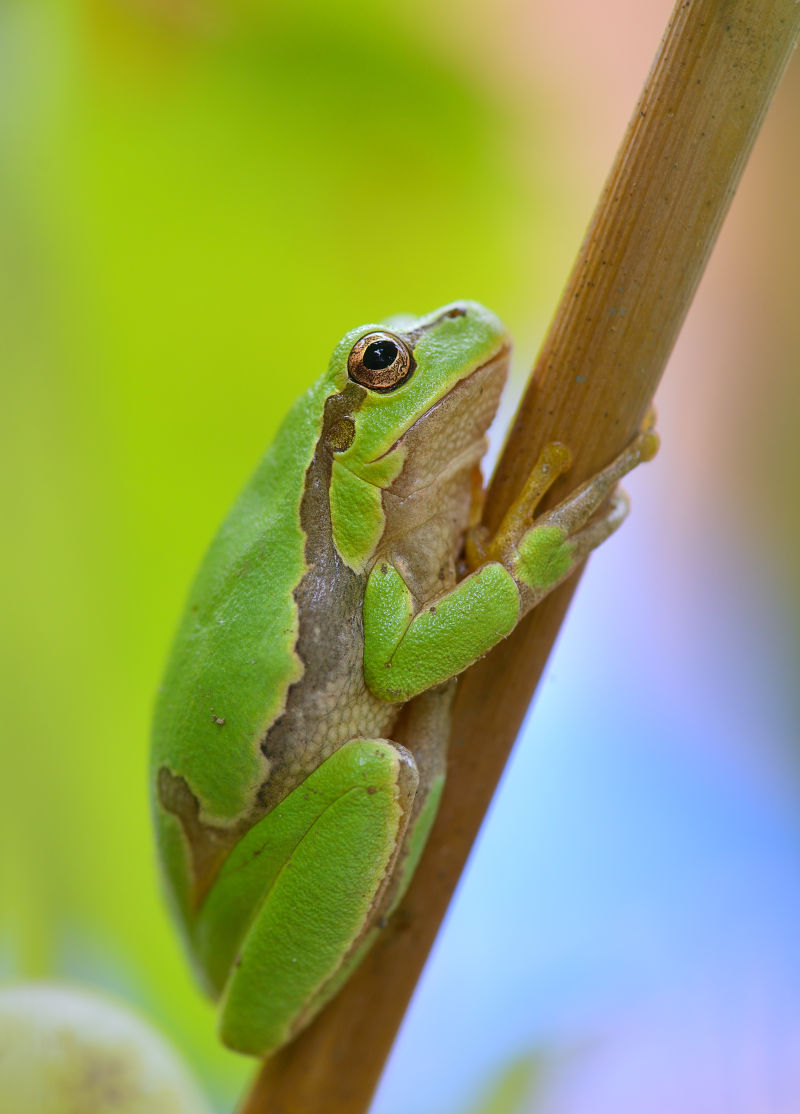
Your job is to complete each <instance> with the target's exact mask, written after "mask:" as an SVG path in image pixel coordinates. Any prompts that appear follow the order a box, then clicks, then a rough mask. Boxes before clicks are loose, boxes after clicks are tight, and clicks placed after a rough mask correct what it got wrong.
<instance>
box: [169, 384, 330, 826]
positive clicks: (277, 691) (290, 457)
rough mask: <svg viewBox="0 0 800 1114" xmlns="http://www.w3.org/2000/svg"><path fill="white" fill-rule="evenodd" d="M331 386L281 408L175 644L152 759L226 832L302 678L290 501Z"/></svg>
mask: <svg viewBox="0 0 800 1114" xmlns="http://www.w3.org/2000/svg"><path fill="white" fill-rule="evenodd" d="M332 390H335V388H334V387H333V386H332V384H331V380H330V377H329V376H328V375H326V376H323V377H322V378H321V379H319V380H318V381H317V382H316V383H315V384H314V385H313V386H312V387H311V388H310V389H309V390H308V391H307V392H306V393H305V394H304V395H302V396H301V397H300V398H299V399H298V400H297V402H296V403H295V404H294V406H293V407H292V409H291V410H290V411H289V413H288V415H287V417H286V419H285V420H284V422H283V424H282V425H281V427H280V429H279V431H278V433H277V435H276V437H275V439H274V441H273V443H272V445H271V446H270V448H269V449H268V450H267V452H266V454H265V455H264V457H263V458H262V460H261V462H260V463H259V465H258V467H257V468H256V470H255V472H254V474H253V475H252V477H251V479H250V481H249V482H248V484H247V485H246V486H245V488H244V490H243V491H242V493H241V494H240V496H239V498H238V499H237V501H236V503H235V504H234V506H233V508H232V509H231V511H230V513H229V515H228V517H227V518H226V519H225V521H224V522H223V524H222V526H221V527H220V530H219V532H218V533H217V536H216V537H215V539H214V541H213V542H212V544H211V546H210V548H209V550H208V552H207V554H206V556H205V558H204V560H203V562H202V564H201V566H200V569H199V570H198V573H197V576H196V578H195V581H194V584H193V586H192V589H191V591H190V594H189V599H188V601H187V606H186V610H185V612H184V616H183V620H182V622H181V624H180V626H179V629H178V633H177V636H176V639H175V642H174V645H173V649H172V653H171V656H170V659H169V663H168V666H167V672H166V675H165V678H164V684H163V688H162V690H161V693H162V695H161V696H160V698H159V701H158V704H157V707H156V717H155V724H154V740H153V743H154V746H153V756H154V763H155V764H156V769H157V770H158V769H160V768H161V767H162V766H163V767H166V768H167V770H168V771H169V773H170V774H171V775H173V776H174V777H179V778H182V779H184V780H185V781H186V783H187V785H188V788H189V789H190V791H191V793H192V796H193V797H194V798H195V800H196V801H197V806H198V810H199V814H200V817H201V819H202V820H203V822H205V823H211V824H215V825H222V826H230V825H231V824H233V823H235V822H236V820H237V819H238V818H239V817H240V816H242V815H243V814H244V813H246V812H247V811H248V810H249V809H250V808H251V807H252V804H253V796H254V794H255V792H256V791H257V789H258V786H259V784H260V783H261V781H262V780H263V778H264V776H265V773H266V771H265V769H264V768H263V767H264V759H263V756H262V755H261V753H260V750H259V745H258V744H259V739H260V737H261V735H262V734H263V732H264V731H265V729H266V728H267V727H268V726H269V724H270V723H271V722H272V721H273V720H274V719H275V718H276V716H277V715H279V714H280V711H281V709H282V706H283V704H284V703H285V700H286V695H287V692H288V690H289V687H290V686H291V685H292V683H293V682H295V681H296V680H298V679H299V677H300V676H301V675H302V669H303V667H302V663H301V662H300V660H299V658H298V656H297V653H296V649H295V646H296V641H297V633H298V608H297V603H296V600H295V595H294V590H295V588H296V587H297V585H298V584H299V583H300V581H301V579H302V577H303V575H304V572H305V569H306V563H305V555H304V547H305V535H304V532H303V529H302V526H301V522H300V505H301V501H302V498H303V492H304V486H305V480H306V472H307V469H308V466H309V464H310V463H311V461H312V459H313V457H314V450H315V447H316V445H317V442H318V439H319V437H320V433H321V429H322V422H323V414H324V408H325V399H326V397H327V396H328V395H329V394H330V393H331V391H332Z"/></svg>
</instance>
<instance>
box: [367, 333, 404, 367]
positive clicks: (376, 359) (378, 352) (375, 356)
mask: <svg viewBox="0 0 800 1114" xmlns="http://www.w3.org/2000/svg"><path fill="white" fill-rule="evenodd" d="M396 359H397V345H396V344H394V343H393V341H391V340H374V341H373V342H372V344H368V345H367V347H366V348H365V349H364V367H366V368H369V370H370V371H383V369H384V368H387V367H391V365H392V364H393V363H394V361H395V360H396Z"/></svg>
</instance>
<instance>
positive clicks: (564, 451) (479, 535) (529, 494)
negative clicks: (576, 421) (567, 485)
mask: <svg viewBox="0 0 800 1114" xmlns="http://www.w3.org/2000/svg"><path fill="white" fill-rule="evenodd" d="M571 464H572V454H571V453H570V451H569V449H568V448H567V446H566V445H563V444H562V443H561V442H560V441H549V442H548V443H547V444H546V445H545V447H544V448H543V449H542V451H541V453H540V454H539V459H538V460H537V461H536V464H535V465H534V466H533V469H532V470H531V472H530V474H529V475H528V478H527V480H526V481H525V485H524V487H523V488H522V491H521V492H520V493H519V495H518V496H517V497H516V499H515V500H514V502H513V503H512V504H511V506H510V507H509V509H508V511H506V514H505V516H504V518H503V521H502V522H501V523H500V526H499V528H498V530H497V533H496V534H495V535H494V537H491V536H490V534H489V531H488V530H487V529H486V527H485V526H476V527H473V528H471V529H470V530H468V531H467V535H466V538H465V543H464V548H465V556H466V559H467V567H468V568H469V569H470V570H472V571H474V570H475V569H477V568H478V567H479V566H480V565H483V564H485V563H486V562H487V561H498V560H501V559H502V555H503V554H504V553H506V552H508V551H509V550H510V549H511V548H512V547H513V546H514V545H515V544H516V543H517V541H518V540H519V538H520V537H521V536H522V535H523V533H524V532H525V530H526V529H527V528H528V527H529V526H530V523H531V520H532V519H533V516H534V514H535V513H536V508H537V507H538V506H539V504H540V503H541V501H542V499H543V498H544V497H545V495H546V494H547V492H548V491H549V490H550V488H551V487H552V486H553V484H554V483H555V482H556V480H557V479H558V477H559V476H562V475H563V474H564V472H566V471H568V470H569V468H570V466H571Z"/></svg>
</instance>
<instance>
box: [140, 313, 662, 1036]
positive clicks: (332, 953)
mask: <svg viewBox="0 0 800 1114" xmlns="http://www.w3.org/2000/svg"><path fill="white" fill-rule="evenodd" d="M510 355H511V341H510V337H509V335H508V332H507V331H506V329H505V327H504V326H503V325H502V323H501V322H500V320H499V319H498V318H497V317H496V316H495V315H494V314H493V313H492V312H491V311H489V310H488V309H486V308H485V307H483V306H482V305H480V304H478V303H476V302H469V301H460V302H453V303H451V304H448V305H446V306H443V307H441V308H439V309H437V310H435V311H433V312H432V313H429V314H427V315H424V316H422V317H415V316H413V315H402V316H398V317H393V318H388V319H387V320H385V321H382V322H377V323H369V324H366V325H361V326H359V327H357V328H355V329H351V330H350V331H349V332H347V333H346V334H345V335H344V337H343V338H342V339H341V340H340V341H339V343H338V344H337V345H336V347H335V348H334V350H333V354H332V356H331V359H330V363H329V365H328V368H327V370H326V371H325V372H324V373H323V374H322V375H321V376H320V377H319V378H318V379H317V381H316V382H315V383H314V384H313V385H312V386H311V387H310V388H309V389H308V390H307V391H306V392H305V393H304V394H303V395H302V396H301V397H300V398H299V399H298V400H297V401H296V403H295V404H294V406H293V407H292V408H291V410H290V411H289V413H288V415H287V416H286V418H285V420H284V421H283V424H282V425H281V426H280V428H279V430H278V432H277V434H276V436H275V439H274V441H273V443H272V445H271V446H270V448H269V449H268V450H267V452H266V454H265V456H264V457H263V459H262V460H261V462H260V464H259V465H258V467H257V468H256V470H255V472H254V474H253V476H252V478H251V479H250V481H249V483H248V484H247V485H246V486H245V488H244V490H243V491H242V493H241V495H240V496H239V498H238V500H237V501H236V502H235V504H234V506H233V508H232V510H231V511H230V513H229V515H228V517H227V518H226V519H225V521H224V522H223V524H222V526H221V527H220V529H219V531H218V533H217V535H216V537H215V539H214V540H213V542H212V544H211V546H210V548H209V550H208V552H207V554H206V556H205V558H204V560H203V561H202V563H201V566H200V568H199V571H198V573H197V575H196V578H195V580H194V584H193V586H192V588H191V590H190V592H189V596H188V600H187V603H186V608H185V612H184V615H183V618H182V619H181V621H180V624H179V626H178V630H177V634H176V636H175V640H174V644H173V647H172V650H171V653H170V655H169V658H168V662H167V667H166V671H165V674H164V679H163V683H162V685H161V688H160V690H159V693H158V697H157V701H156V709H155V716H154V726H153V744H152V797H153V813H154V818H155V828H156V835H157V845H158V850H159V855H160V860H161V863H162V873H163V876H164V879H165V883H166V889H167V893H168V896H169V899H170V902H171V905H172V907H173V910H174V912H175V915H176V918H177V920H178V923H179V925H180V928H181V931H182V935H183V937H184V940H185V943H186V947H187V950H188V953H189V956H190V958H191V960H192V962H193V965H194V967H195V969H196V972H197V975H198V978H199V980H200V982H201V984H202V985H203V986H204V987H205V989H206V990H207V991H208V993H209V994H210V995H211V996H212V997H213V998H214V999H215V1000H216V1001H217V1002H218V1017H219V1035H220V1038H221V1040H222V1041H223V1042H224V1043H225V1044H226V1045H227V1046H228V1047H230V1048H232V1049H234V1050H236V1051H238V1052H241V1053H245V1054H249V1055H253V1056H258V1057H266V1056H269V1055H271V1054H272V1053H274V1052H275V1051H276V1050H277V1049H279V1048H281V1047H282V1046H283V1045H285V1044H286V1043H287V1042H288V1041H290V1040H292V1039H293V1038H294V1037H295V1036H296V1035H297V1034H298V1033H299V1032H300V1031H301V1030H302V1029H303V1028H305V1027H306V1026H307V1025H308V1024H309V1023H310V1022H311V1020H312V1019H313V1018H314V1017H315V1016H316V1015H317V1014H318V1013H319V1011H320V1010H321V1009H322V1008H323V1006H324V1005H325V1004H326V1003H327V1002H328V1001H330V1000H331V998H332V997H333V996H334V995H335V994H336V992H337V991H338V990H339V988H340V987H341V986H342V985H343V984H344V983H345V982H346V981H347V979H348V978H349V976H350V974H351V973H352V972H353V970H355V968H356V967H357V965H358V963H359V962H360V960H361V959H362V957H363V956H364V955H365V954H366V952H367V950H368V949H369V948H370V947H371V946H372V945H373V943H374V941H375V940H376V939H377V937H378V936H379V935H380V933H381V932H382V931H383V930H384V928H385V926H386V924H387V923H388V921H389V919H390V918H391V916H392V914H393V913H394V912H395V911H396V909H397V907H398V904H399V903H400V901H401V899H402V897H403V895H404V893H405V891H406V889H407V887H408V885H409V883H410V881H411V879H412V877H413V875H414V872H415V869H416V866H417V864H418V862H419V859H420V856H421V855H422V853H423V850H424V847H425V843H426V840H427V837H428V834H429V832H430V830H431V827H432V824H433V821H434V818H435V816H436V812H437V807H438V803H439V800H440V798H441V794H442V790H443V786H444V783H445V777H446V767H447V760H448V759H447V749H448V737H449V728H450V718H451V708H452V704H453V699H454V693H455V689H456V686H457V683H458V678H459V676H460V675H461V674H462V673H463V672H464V670H466V669H467V668H469V667H470V666H471V665H472V664H474V663H475V662H477V661H478V660H479V659H480V658H481V657H483V656H484V655H485V654H486V653H488V652H489V650H491V649H492V647H494V646H496V645H497V644H498V643H499V642H500V641H501V640H502V639H504V638H505V637H506V636H508V635H509V634H510V633H511V631H513V630H514V629H515V627H516V626H517V624H518V623H519V622H520V620H521V619H522V617H523V616H525V615H527V614H528V613H529V612H530V611H531V609H532V608H533V607H535V606H536V604H537V603H539V601H540V600H542V599H544V598H545V597H546V596H547V595H548V594H549V593H550V592H551V591H552V590H553V589H554V588H555V587H557V586H558V585H559V584H561V583H562V582H563V581H564V580H566V578H567V577H569V576H570V575H571V573H572V572H573V571H574V570H575V569H576V568H577V567H578V566H579V565H580V564H581V563H582V562H583V561H584V560H585V558H586V557H587V555H588V554H589V553H590V552H591V551H592V550H593V549H594V548H595V547H596V546H598V545H599V544H600V543H601V542H602V541H604V540H605V539H606V538H607V537H609V536H610V535H611V534H612V533H613V532H614V531H615V530H616V529H617V528H618V526H619V525H620V524H621V522H622V521H623V519H624V517H625V515H626V513H627V507H628V505H627V500H626V497H625V496H624V494H623V493H622V492H621V491H619V489H617V486H616V485H617V482H618V481H619V480H620V479H621V477H622V476H624V475H625V474H626V473H627V472H629V471H630V470H631V469H632V468H633V467H635V466H636V465H637V464H639V463H640V462H642V461H645V460H649V459H650V458H651V457H652V456H653V454H654V453H655V451H656V448H657V437H656V435H655V433H653V432H652V430H651V429H646V428H643V429H642V431H640V433H639V435H638V436H637V437H636V438H634V439H633V441H632V442H631V443H630V444H629V445H628V447H627V448H626V449H625V450H624V451H623V452H622V453H621V454H620V455H619V456H618V457H616V458H615V459H614V460H613V461H611V463H610V464H609V465H608V466H607V467H606V468H604V469H603V470H602V471H600V472H598V473H597V474H596V475H595V476H593V477H592V478H591V479H590V480H589V481H587V482H586V483H584V484H581V485H580V486H578V487H577V488H576V489H575V490H574V491H572V492H571V493H570V494H569V495H568V496H567V497H566V498H564V499H563V500H562V501H561V502H559V503H557V504H556V505H555V506H554V507H552V509H550V510H547V511H545V512H541V513H537V511H538V508H539V504H540V502H541V500H542V499H543V497H544V496H545V494H546V493H547V492H548V490H549V489H550V487H551V485H552V484H553V482H554V481H555V480H556V479H557V478H558V477H559V476H560V475H562V474H563V473H564V472H565V471H566V470H567V469H568V468H569V466H570V452H569V449H568V448H567V447H566V446H565V445H563V444H562V443H560V442H552V443H549V444H547V445H546V446H545V447H544V449H543V450H542V453H541V455H540V457H539V459H538V461H537V464H536V466H535V467H534V469H533V470H532V472H531V474H530V476H529V477H528V478H527V480H526V481H525V483H524V485H523V487H522V490H521V491H520V493H519V495H518V496H517V497H516V499H515V500H514V501H513V503H512V505H511V507H510V508H509V510H508V512H507V514H506V515H505V517H504V518H503V520H502V522H501V524H500V526H499V528H498V529H497V530H496V531H494V532H491V533H490V532H489V531H488V529H487V528H486V527H484V526H482V525H481V521H480V520H481V511H482V506H483V500H484V485H483V478H482V473H481V460H482V458H483V456H484V454H485V452H486V448H487V431H488V429H489V426H490V424H491V423H492V421H493V419H494V417H495V414H496V412H497V409H498V405H499V402H500V396H501V392H502V390H503V387H504V385H505V382H506V378H507V375H508V369H509V361H510Z"/></svg>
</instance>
